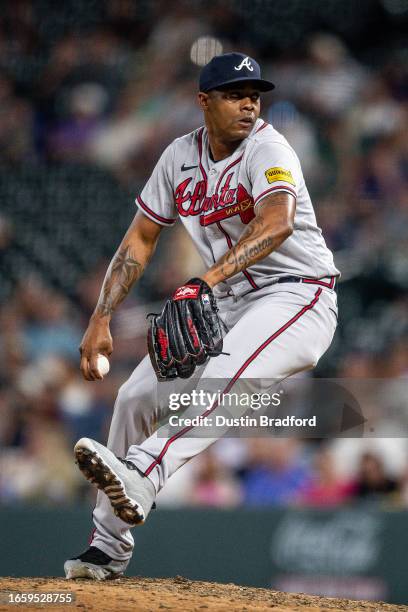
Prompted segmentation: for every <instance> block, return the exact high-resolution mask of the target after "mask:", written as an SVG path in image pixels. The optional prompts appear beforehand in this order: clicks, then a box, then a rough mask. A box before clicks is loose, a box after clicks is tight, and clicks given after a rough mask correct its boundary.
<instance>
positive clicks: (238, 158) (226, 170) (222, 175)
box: [215, 154, 244, 193]
mask: <svg viewBox="0 0 408 612" xmlns="http://www.w3.org/2000/svg"><path fill="white" fill-rule="evenodd" d="M243 157H244V155H243V154H242V155H240V156H239V157H237V159H236V160H235V161H233V162H231V163H230V165H229V166H227V167H226V168H225V169H224V170H223V171H222V173H221V176H220V178H219V179H218V181H217V186H216V188H215V193H218V189H219V188H220V183H221V181H222V179H223V178H224V175H225V174H226V173H227V172H228V170H229V169H230V168H232V167H233V166H235V165H236V164H237V163H238V162H240V161H241V159H242V158H243Z"/></svg>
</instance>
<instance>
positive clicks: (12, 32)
mask: <svg viewBox="0 0 408 612" xmlns="http://www.w3.org/2000/svg"><path fill="white" fill-rule="evenodd" d="M0 5H1V10H0V263H1V266H0V446H1V452H0V508H1V511H2V513H3V514H2V516H12V515H14V516H15V514H14V510H15V508H16V505H17V506H18V507H19V508H20V509H22V510H24V508H25V507H26V506H27V505H28V504H29V505H30V508H31V507H32V506H33V505H34V506H38V505H39V506H42V507H43V506H44V505H46V506H47V512H49V511H50V508H51V509H52V508H55V509H56V511H58V512H60V513H62V512H64V509H65V508H66V507H68V506H72V505H78V504H79V503H80V504H83V512H84V513H86V512H87V511H88V509H90V508H91V507H92V502H93V492H92V491H91V490H90V488H89V487H88V486H87V485H86V483H84V482H83V481H82V479H81V477H80V476H79V475H78V474H77V472H76V470H75V468H74V466H73V461H72V452H71V449H72V445H73V443H74V441H75V440H76V439H77V438H78V437H80V436H82V435H87V436H90V437H94V438H97V439H99V440H102V441H103V440H105V439H106V435H107V430H108V426H109V421H110V415H111V409H112V404H113V401H114V398H115V394H116V391H117V389H118V387H119V385H120V384H121V383H122V382H123V381H124V380H125V379H126V378H127V377H128V375H129V373H130V372H131V371H132V370H133V368H134V367H135V365H136V364H137V362H138V361H139V360H140V359H141V357H142V356H143V355H144V354H145V329H146V322H145V315H146V313H147V312H149V311H151V310H154V309H155V308H157V306H158V305H160V304H161V302H162V301H163V299H164V298H165V297H167V296H168V294H169V293H170V292H171V291H172V289H174V288H175V287H177V286H178V285H179V284H180V283H181V282H182V281H184V280H185V279H186V278H188V277H189V276H191V275H193V274H196V273H197V272H198V273H199V272H200V270H201V263H200V261H199V259H198V256H197V254H196V253H195V252H194V250H193V248H192V245H191V243H190V241H189V239H188V237H187V235H186V234H185V233H184V231H183V230H182V228H181V227H180V226H179V225H177V226H176V227H175V228H173V229H172V230H169V231H165V232H164V234H165V235H164V236H163V238H162V240H161V243H160V245H159V248H158V251H157V253H156V255H155V258H154V260H153V263H152V264H151V265H150V267H149V269H148V272H147V273H146V274H145V276H144V278H143V280H142V281H141V282H140V284H139V285H138V287H137V288H136V290H135V291H134V292H133V294H132V296H130V297H129V298H128V300H127V301H126V303H125V304H124V305H123V306H122V307H121V309H120V311H119V312H118V313H117V315H116V317H115V318H114V321H113V333H114V340H115V351H114V358H113V360H112V370H111V373H110V374H109V376H108V377H107V378H106V379H105V380H104V381H103V382H101V383H98V384H90V383H86V382H85V381H83V380H81V377H80V375H79V371H78V363H79V362H78V345H79V342H80V339H81V336H82V333H83V330H84V328H85V326H86V324H87V319H88V317H89V315H90V313H91V311H92V309H93V306H94V304H95V302H96V299H97V296H98V293H99V288H100V284H101V282H102V278H103V275H104V272H105V270H106V267H107V264H108V261H109V259H110V257H111V256H112V254H113V252H114V250H115V248H116V246H117V244H118V243H119V241H120V239H121V237H122V235H123V233H124V231H125V229H126V227H127V226H128V224H129V223H130V221H131V219H132V217H133V215H134V212H135V208H134V203H133V202H134V199H135V196H136V195H137V193H138V192H139V190H140V188H141V186H142V185H143V183H144V181H145V180H146V179H147V178H148V176H149V174H150V172H151V170H152V168H153V165H154V163H155V162H156V160H157V159H158V157H159V155H160V153H161V151H162V150H163V148H164V147H165V146H166V145H167V144H168V143H169V142H170V141H171V140H172V139H173V138H175V137H177V136H179V135H181V134H184V133H186V132H188V131H191V130H192V129H195V128H196V127H197V126H199V125H200V124H201V116H200V112H199V110H198V107H197V105H196V103H195V93H196V89H197V86H196V83H197V75H198V72H199V65H202V64H203V63H205V62H206V61H208V60H209V59H211V57H212V55H213V54H214V53H219V52H222V51H224V52H227V51H231V50H240V51H243V52H245V53H248V54H249V55H252V56H254V57H256V58H257V59H258V60H259V62H260V63H261V66H262V67H263V72H264V74H265V76H266V77H267V78H270V79H271V80H272V81H273V82H275V83H276V86H277V87H276V90H275V92H273V95H271V94H268V95H267V96H265V99H264V102H263V112H262V116H263V117H264V118H265V119H266V120H268V121H270V122H271V123H272V124H273V125H274V126H275V127H276V128H277V129H278V130H280V131H281V132H283V134H285V136H286V137H287V138H288V140H289V141H290V143H291V144H292V145H293V147H294V148H295V150H296V151H297V153H298V155H299V157H300V159H301V161H302V165H303V170H304V174H305V178H306V182H307V184H308V187H309V191H310V192H311V195H312V200H313V202H314V205H315V209H316V213H317V217H318V222H319V225H320V226H321V227H322V228H323V231H324V235H325V237H326V240H327V242H328V244H329V246H330V247H331V248H332V249H333V250H334V252H335V258H336V263H337V265H338V267H339V268H340V269H341V271H342V275H343V276H342V283H341V285H340V289H339V307H340V325H339V329H338V331H337V334H336V338H335V342H334V344H333V346H332V348H331V349H330V351H329V352H328V353H327V354H326V356H325V357H324V358H323V359H322V361H321V363H320V364H319V366H318V368H317V371H316V373H315V374H316V375H318V376H324V377H344V378H348V377H360V378H382V377H391V378H402V377H406V376H407V374H408V343H407V340H408V308H407V307H408V239H407V227H408V138H407V125H408V123H407V119H408V105H407V99H408V68H407V66H408V45H407V37H406V33H407V25H408V2H407V0H360V1H359V2H354V0H325V1H324V2H323V1H321V0H308V2H304V1H303V0H284V1H282V0H275V1H274V2H270V1H268V0H252V2H249V1H246V0H229V1H226V0H213V1H212V2H210V3H208V2H204V1H198V0H193V1H190V2H187V1H181V0H177V1H174V2H166V1H164V0H163V1H162V0H138V1H136V0H87V1H86V2H82V1H80V0H65V2H63V3H54V2H51V0H13V1H7V0H3V1H2V2H1V3H0ZM243 504H245V506H246V507H247V508H253V509H254V512H256V511H257V510H258V509H259V508H261V509H262V510H265V511H266V510H269V509H271V512H272V513H273V512H275V511H278V512H279V511H282V510H281V509H285V510H287V509H288V508H292V509H293V508H296V509H302V508H309V509H310V508H317V509H325V510H327V509H329V510H330V512H331V511H336V512H337V509H339V512H340V511H341V509H342V508H343V509H344V508H346V509H350V508H352V509H355V508H360V507H361V504H363V505H364V508H366V509H367V510H364V512H366V511H367V512H368V513H370V512H377V511H378V512H396V511H401V512H402V513H403V514H402V517H404V516H405V514H404V512H405V509H406V508H407V506H408V443H407V442H406V440H405V439H402V438H401V439H383V440H370V441H368V440H357V439H356V440H333V441H311V440H308V441H302V440H279V441H273V440H269V439H262V440H259V439H258V440H257V441H256V442H254V441H253V440H237V439H234V440H232V439H231V440H224V441H222V442H219V443H218V444H217V445H215V446H214V447H213V448H212V449H211V450H210V451H209V452H207V453H206V454H204V455H202V456H200V457H198V458H197V459H196V460H195V461H194V462H191V463H190V464H188V465H187V466H185V467H184V468H183V469H182V470H181V471H180V472H179V473H178V474H177V475H176V476H175V477H174V479H173V480H172V481H170V483H169V485H168V489H167V490H166V491H164V492H163V493H162V494H161V496H160V502H159V507H160V508H161V509H163V508H179V507H183V508H184V509H185V508H186V507H190V506H193V507H195V508H201V509H202V508H212V509H213V508H220V509H223V510H224V511H225V509H229V510H230V511H231V512H233V511H234V509H239V508H240V507H242V505H243ZM37 511H39V510H38V508H37ZM288 511H289V510H288ZM44 512H45V510H44ZM211 512H212V510H211ZM158 515H160V510H159V511H158ZM211 516H212V515H211ZM271 516H274V515H273V514H271ZM279 516H281V515H279ZM322 516H323V515H322ZM330 516H339V515H330ZM399 516H400V515H399ZM351 523H353V521H351ZM214 524H215V523H214ZM401 525H402V526H403V527H404V526H405V528H407V527H408V520H405V519H404V520H403V521H402V523H401ZM2 527H4V526H3V525H2ZM299 530H300V532H299V538H301V537H302V534H303V535H304V537H305V538H306V537H308V534H307V533H306V532H307V529H306V528H305V529H304V530H303V531H302V529H300V528H299ZM289 531H290V530H289ZM372 531H373V532H374V531H375V529H374V528H373V529H372ZM283 532H284V529H283ZM309 535H310V534H309ZM214 537H216V535H215V534H214ZM282 537H283V536H282ZM288 537H289V536H288ZM368 537H369V536H368V535H367V538H368ZM75 552H78V550H71V549H70V550H64V551H63V554H64V555H65V554H68V555H70V554H72V553H75ZM62 558H64V557H62ZM360 569H361V568H360ZM16 571H18V570H16ZM58 571H59V570H58V568H56V569H55V570H54V574H55V573H58ZM268 571H269V570H268ZM288 571H289V570H288ZM342 571H343V573H344V572H345V573H347V569H345V570H342ZM271 572H272V570H271ZM320 573H322V572H320ZM323 573H324V572H323ZM317 574H319V572H317ZM243 580H245V579H244V578H243ZM405 582H406V581H405ZM269 584H271V582H270V581H269ZM275 584H277V583H276V581H275ZM279 584H280V587H281V588H284V586H282V585H284V584H287V585H289V586H288V589H289V590H290V589H291V588H292V589H295V588H296V586H294V583H293V582H292V583H290V584H289V583H282V582H281V583H279ZM319 584H320V583H319V581H318V580H317V582H316V581H315V582H313V584H310V585H309V586H307V585H306V586H305V584H304V583H302V590H306V589H307V588H309V589H310V590H314V591H319V589H320V591H322V590H324V589H326V591H327V589H329V590H330V589H331V594H335V593H336V592H339V589H337V591H336V588H337V587H335V586H333V585H331V586H329V587H327V585H326V587H322V586H321V585H320V586H319ZM316 585H317V586H316ZM366 587H367V585H365V587H364V588H366ZM377 587H378V584H377ZM347 588H348V587H347V586H346V587H345V589H344V588H343V592H342V593H340V594H342V595H347V594H350V595H353V594H355V595H356V596H367V597H369V596H371V595H372V594H373V593H374V594H377V595H378V593H379V594H380V596H384V597H387V596H389V597H391V598H392V595H390V592H389V590H388V591H387V588H386V587H384V588H385V590H383V591H381V589H380V591H378V588H377V591H376V590H375V589H374V590H371V591H370V589H369V588H368V587H367V588H366V591H364V588H363V587H361V589H362V590H361V589H360V591H358V592H354V591H353V592H351V591H352V588H351V587H350V588H349V591H347ZM367 589H368V590H367ZM344 590H345V591H346V592H344ZM404 596H406V598H407V601H408V594H407V593H406V591H405V595H399V596H398V597H399V598H400V600H401V598H402V597H404Z"/></svg>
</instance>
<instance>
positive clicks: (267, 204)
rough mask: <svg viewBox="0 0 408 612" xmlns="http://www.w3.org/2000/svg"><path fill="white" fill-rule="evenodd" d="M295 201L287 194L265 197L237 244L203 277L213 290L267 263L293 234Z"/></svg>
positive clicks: (281, 193)
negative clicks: (256, 266)
mask: <svg viewBox="0 0 408 612" xmlns="http://www.w3.org/2000/svg"><path fill="white" fill-rule="evenodd" d="M295 209H296V202H295V198H294V197H293V196H291V195H290V194H289V193H286V192H279V193H276V194H274V195H271V196H269V197H266V198H264V199H263V200H262V202H261V203H260V204H259V205H258V206H257V207H256V209H255V212H256V217H255V219H252V221H251V222H250V223H249V224H248V226H247V227H246V229H245V231H244V233H243V234H242V236H241V237H240V239H239V241H238V242H237V244H236V245H235V246H234V247H232V249H230V250H229V251H227V252H226V253H225V255H223V256H222V257H221V258H220V259H219V260H218V261H217V262H216V263H215V264H214V265H213V266H212V267H211V268H210V269H209V270H208V272H207V273H206V274H205V275H204V276H203V279H204V280H205V281H206V282H207V283H208V284H209V285H210V287H214V285H216V284H217V283H220V282H221V281H223V280H225V279H227V278H230V277H231V276H234V274H237V273H238V272H241V271H242V270H245V269H246V268H248V267H249V266H252V265H253V264H254V263H256V262H257V261H260V260H261V259H264V257H266V256H267V255H269V253H271V252H272V251H274V250H275V249H277V248H278V247H279V246H280V245H281V244H282V242H283V241H284V240H286V238H288V237H289V236H290V235H291V233H292V232H293V220H294V216H295Z"/></svg>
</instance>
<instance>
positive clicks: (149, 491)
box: [74, 438, 156, 527]
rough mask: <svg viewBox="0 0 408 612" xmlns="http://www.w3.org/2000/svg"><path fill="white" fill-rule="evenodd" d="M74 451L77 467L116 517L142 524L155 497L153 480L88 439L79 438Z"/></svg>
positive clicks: (130, 522)
mask: <svg viewBox="0 0 408 612" xmlns="http://www.w3.org/2000/svg"><path fill="white" fill-rule="evenodd" d="M74 452H75V457H76V462H77V464H78V467H79V469H80V470H81V472H82V473H83V475H84V476H85V478H86V479H87V480H89V482H92V483H93V484H95V485H96V486H97V487H98V489H101V490H102V491H103V492H104V493H105V494H106V495H107V496H108V497H109V501H110V503H111V506H112V508H113V511H114V513H115V514H116V516H118V517H119V518H120V519H122V521H124V522H125V523H127V524H128V525H131V526H132V527H133V526H135V525H140V524H142V523H144V522H145V520H146V518H147V515H148V514H149V512H150V510H151V508H152V506H153V504H154V500H155V497H156V490H155V488H154V485H153V483H152V482H151V481H150V480H149V479H148V478H146V477H145V476H143V474H142V473H141V472H140V471H139V469H138V468H137V467H136V466H135V465H134V464H133V463H131V462H130V461H127V460H126V459H121V458H119V457H116V456H115V455H114V454H113V453H112V451H110V450H109V449H108V448H106V446H103V445H102V444H99V442H95V440H91V439H90V438H81V439H80V440H79V441H78V442H77V443H76V444H75V448H74Z"/></svg>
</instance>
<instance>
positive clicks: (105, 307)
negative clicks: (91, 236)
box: [96, 246, 144, 316]
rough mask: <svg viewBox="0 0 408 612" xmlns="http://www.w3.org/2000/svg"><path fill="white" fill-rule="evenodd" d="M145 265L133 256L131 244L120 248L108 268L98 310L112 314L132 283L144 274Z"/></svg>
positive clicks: (103, 313) (100, 312) (102, 313)
mask: <svg viewBox="0 0 408 612" xmlns="http://www.w3.org/2000/svg"><path fill="white" fill-rule="evenodd" d="M143 269H144V266H143V265H142V264H141V263H139V262H138V261H137V260H136V259H134V258H133V257H132V253H131V249H130V247H129V246H127V247H123V248H122V249H120V250H119V251H118V252H117V253H116V255H115V256H114V258H113V259H112V262H111V264H110V266H109V268H108V271H107V273H106V277H105V280H104V282H103V285H102V290H101V295H100V297H99V300H98V304H97V306H96V310H97V312H98V313H99V314H101V315H102V316H104V315H111V314H112V312H113V311H114V310H115V308H116V306H118V304H120V303H121V302H122V300H124V299H125V297H126V296H127V294H128V293H129V291H130V289H131V287H132V285H133V284H134V283H135V281H136V280H137V279H138V278H139V277H140V276H141V275H142V272H143Z"/></svg>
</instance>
